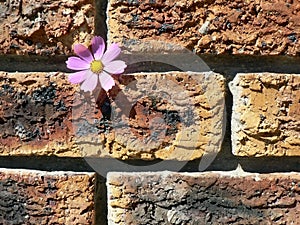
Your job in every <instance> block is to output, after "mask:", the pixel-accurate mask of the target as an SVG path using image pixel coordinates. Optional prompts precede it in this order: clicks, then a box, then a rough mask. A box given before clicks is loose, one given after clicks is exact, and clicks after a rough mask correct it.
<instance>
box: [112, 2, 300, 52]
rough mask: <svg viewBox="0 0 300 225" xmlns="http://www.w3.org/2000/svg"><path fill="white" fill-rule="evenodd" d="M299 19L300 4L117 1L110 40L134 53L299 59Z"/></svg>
mask: <svg viewBox="0 0 300 225" xmlns="http://www.w3.org/2000/svg"><path fill="white" fill-rule="evenodd" d="M299 18H300V4H299V2H298V1H286V0H274V1H272V2H270V1H258V0H249V1H242V0H237V1H226V0H217V1H210V0H204V1H203V0H196V1H190V0H177V1H175V0H167V1H163V0H156V1H152V0H145V1H127V0H111V1H110V5H109V9H108V36H109V40H110V42H121V43H122V45H123V46H124V47H126V48H127V49H128V50H129V51H132V52H135V51H136V52H141V51H145V50H146V51H149V49H150V50H152V51H154V50H157V51H159V52H160V51H161V50H162V49H165V48H167V49H168V48H171V49H172V48H173V49H174V48H175V47H174V46H173V47H170V45H169V44H170V43H173V44H178V45H179V46H181V47H186V48H189V49H191V50H194V51H195V52H197V53H214V54H222V53H233V54H250V55H252V54H262V55H278V54H288V55H296V54H299V41H297V40H298V35H297V34H299V31H300V20H299ZM153 40H155V41H161V43H159V42H155V44H154V43H153V42H152V44H150V43H149V41H153ZM149 46H150V47H149Z"/></svg>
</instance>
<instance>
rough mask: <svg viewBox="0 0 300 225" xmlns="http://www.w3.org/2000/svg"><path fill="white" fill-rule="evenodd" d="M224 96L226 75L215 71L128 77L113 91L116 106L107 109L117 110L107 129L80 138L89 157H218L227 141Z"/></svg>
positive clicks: (119, 82) (145, 74) (90, 119)
mask: <svg viewBox="0 0 300 225" xmlns="http://www.w3.org/2000/svg"><path fill="white" fill-rule="evenodd" d="M224 92H225V88H224V78H223V76H221V75H219V74H215V73H212V72H207V73H192V72H168V73H136V74H127V75H124V76H121V77H120V79H119V81H118V84H117V85H116V87H115V88H113V89H112V91H111V92H110V93H109V95H110V97H109V98H110V99H111V100H110V104H111V105H110V107H111V108H108V105H109V104H106V109H105V108H102V112H104V111H105V110H108V111H110V110H111V112H112V113H111V114H109V116H110V120H108V121H107V122H108V123H107V127H106V130H102V131H101V129H98V131H99V132H100V133H101V132H102V134H101V135H100V136H99V135H98V134H97V132H96V136H93V134H88V135H78V137H77V140H78V142H79V143H80V148H82V149H83V151H84V155H86V156H105V157H106V156H109V157H113V158H118V159H145V160H152V159H176V160H183V161H184V160H191V159H196V158H200V157H202V156H203V154H204V153H214V154H216V153H217V152H218V151H220V148H221V143H222V139H223V128H224V119H225V118H224V110H225V109H224ZM104 106H105V104H104ZM87 108H90V107H89V106H87ZM93 119H94V117H93V116H92V117H90V118H89V119H88V121H92V120H93ZM78 126H79V127H80V126H81V127H82V128H81V130H82V132H86V130H91V126H90V125H89V126H88V127H87V126H85V125H84V124H83V123H82V124H78ZM94 128H95V129H97V126H95V127H94ZM89 136H91V137H89ZM87 137H89V138H87ZM87 140H92V141H94V143H91V142H88V141H87Z"/></svg>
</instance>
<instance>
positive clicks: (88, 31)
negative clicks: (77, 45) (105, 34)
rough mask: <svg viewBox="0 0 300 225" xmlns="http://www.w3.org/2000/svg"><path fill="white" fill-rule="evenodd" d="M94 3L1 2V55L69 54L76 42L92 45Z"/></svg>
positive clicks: (79, 0)
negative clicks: (90, 43) (90, 42)
mask: <svg viewBox="0 0 300 225" xmlns="http://www.w3.org/2000/svg"><path fill="white" fill-rule="evenodd" d="M94 10H95V9H94V1H93V0H76V1H68V0H63V1H57V0H55V1H52V0H39V1H34V0H25V1H24V0H23V1H18V0H12V1H1V2H0V27H1V29H0V54H37V55H54V54H55V55H58V54H69V53H70V51H71V46H72V44H73V43H74V42H81V43H82V42H86V43H89V41H90V39H91V38H92V35H93V32H94V15H95V12H94Z"/></svg>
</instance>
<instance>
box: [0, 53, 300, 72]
mask: <svg viewBox="0 0 300 225" xmlns="http://www.w3.org/2000/svg"><path fill="white" fill-rule="evenodd" d="M159 57H160V58H161V55H160V54H158V53H156V54H154V53H153V54H150V53H149V54H148V56H147V53H145V54H142V55H138V54H134V55H125V54H123V55H121V56H120V57H119V58H120V59H122V60H124V61H125V62H127V63H128V64H129V66H128V68H127V70H126V73H133V72H149V71H151V72H166V71H171V70H180V68H177V69H176V65H172V63H170V65H166V64H164V63H162V62H159V61H155V60H156V58H159ZM166 57H170V58H171V59H172V58H176V59H178V58H182V57H183V56H182V54H173V55H167V56H166ZM140 58H141V59H149V60H150V61H151V62H153V63H149V62H148V63H142V62H140V63H137V64H130V62H134V61H135V59H140ZM195 58H197V57H196V55H195ZM200 58H201V59H202V60H203V61H204V62H205V63H206V64H207V65H208V67H209V68H210V69H211V70H213V71H215V72H219V73H222V74H224V75H225V76H226V75H229V76H233V75H235V73H249V72H275V73H299V71H300V57H291V56H250V55H209V54H203V55H200ZM67 59H68V57H67V56H56V57H45V56H17V55H2V56H0V71H5V72H15V71H18V72H56V71H61V72H72V71H71V70H68V69H67V67H66V63H65V61H66V60H67ZM174 62H176V61H174ZM184 63H189V62H188V61H187V62H184ZM149 67H150V68H149Z"/></svg>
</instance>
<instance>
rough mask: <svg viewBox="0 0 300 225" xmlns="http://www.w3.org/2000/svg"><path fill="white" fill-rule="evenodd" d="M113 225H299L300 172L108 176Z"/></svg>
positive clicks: (109, 210)
mask: <svg viewBox="0 0 300 225" xmlns="http://www.w3.org/2000/svg"><path fill="white" fill-rule="evenodd" d="M107 185H108V219H109V223H108V224H109V225H113V224H118V225H122V224H124V225H125V224H132V225H135V224H138V225H148V224H195V225H196V224H197V225H198V224H253V225H254V224H257V225H258V224H264V225H265V224H298V223H299V220H300V217H299V212H300V207H299V201H300V198H299V197H300V195H299V193H300V189H299V186H300V175H299V173H290V174H284V173H278V174H263V175H258V174H254V173H252V174H251V173H245V172H243V171H242V170H240V169H237V170H236V171H230V172H206V173H174V172H157V173H154V172H148V173H116V172H114V173H109V174H108V178H107Z"/></svg>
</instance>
